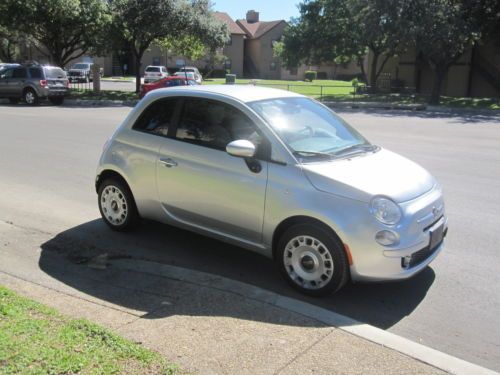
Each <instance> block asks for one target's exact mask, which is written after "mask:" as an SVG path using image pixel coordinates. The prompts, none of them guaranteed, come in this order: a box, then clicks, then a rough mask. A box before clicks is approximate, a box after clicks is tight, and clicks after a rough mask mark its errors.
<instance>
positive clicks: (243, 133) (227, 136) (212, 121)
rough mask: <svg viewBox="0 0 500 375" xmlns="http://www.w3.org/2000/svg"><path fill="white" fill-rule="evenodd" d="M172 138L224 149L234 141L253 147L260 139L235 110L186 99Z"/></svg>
mask: <svg viewBox="0 0 500 375" xmlns="http://www.w3.org/2000/svg"><path fill="white" fill-rule="evenodd" d="M176 138H177V139H179V140H182V141H184V142H189V143H193V144H196V145H199V146H204V147H209V148H214V149H216V150H225V149H226V146H227V144H228V143H229V142H231V141H235V140H237V139H246V140H249V141H251V142H252V143H253V144H254V145H255V146H257V148H258V149H259V146H260V145H261V143H262V136H261V135H260V132H258V130H257V128H256V126H255V125H254V124H253V123H252V121H251V120H250V119H249V118H248V117H246V116H245V115H244V114H243V113H242V112H240V111H239V110H238V109H236V108H234V107H232V106H230V105H227V104H225V103H221V102H217V101H211V100H205V99H187V100H186V101H185V102H184V108H183V109H182V114H181V118H180V119H179V124H178V127H177V135H176Z"/></svg>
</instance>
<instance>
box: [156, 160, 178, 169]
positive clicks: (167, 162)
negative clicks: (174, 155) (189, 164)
mask: <svg viewBox="0 0 500 375" xmlns="http://www.w3.org/2000/svg"><path fill="white" fill-rule="evenodd" d="M160 163H162V164H163V165H165V167H167V168H172V167H177V162H176V161H175V160H172V159H170V158H166V159H160Z"/></svg>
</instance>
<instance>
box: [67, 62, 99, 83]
mask: <svg viewBox="0 0 500 375" xmlns="http://www.w3.org/2000/svg"><path fill="white" fill-rule="evenodd" d="M93 65H94V64H93V63H84V62H79V63H76V64H75V65H73V66H72V67H71V69H70V70H68V79H69V81H70V82H85V83H88V82H92V81H93V78H94V77H93V73H92V67H93ZM99 74H100V75H101V77H102V75H103V69H102V68H101V69H100V72H99Z"/></svg>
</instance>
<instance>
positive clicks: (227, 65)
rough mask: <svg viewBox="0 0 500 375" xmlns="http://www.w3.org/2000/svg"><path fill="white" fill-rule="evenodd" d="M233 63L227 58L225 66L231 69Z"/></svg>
mask: <svg viewBox="0 0 500 375" xmlns="http://www.w3.org/2000/svg"><path fill="white" fill-rule="evenodd" d="M231 64H232V61H231V59H226V61H224V67H225V68H226V69H231Z"/></svg>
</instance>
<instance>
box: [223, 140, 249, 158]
mask: <svg viewBox="0 0 500 375" xmlns="http://www.w3.org/2000/svg"><path fill="white" fill-rule="evenodd" d="M226 152H227V153H228V154H229V155H231V156H236V157H238V158H252V157H254V155H255V145H254V144H253V143H252V142H250V141H247V140H246V139H238V140H236V141H232V142H230V143H229V144H228V145H227V146H226Z"/></svg>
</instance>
